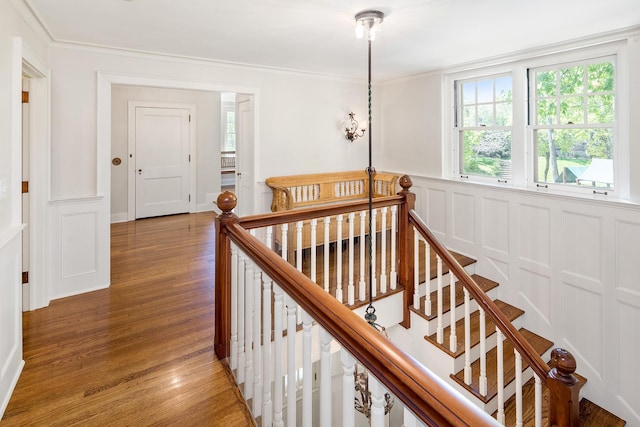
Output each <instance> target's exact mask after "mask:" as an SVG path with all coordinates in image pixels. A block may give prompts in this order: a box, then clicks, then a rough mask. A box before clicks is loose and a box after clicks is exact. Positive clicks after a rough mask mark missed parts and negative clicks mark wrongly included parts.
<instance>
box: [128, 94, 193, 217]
mask: <svg viewBox="0 0 640 427" xmlns="http://www.w3.org/2000/svg"><path fill="white" fill-rule="evenodd" d="M138 107H147V108H176V109H182V110H189V115H190V123H189V152H190V156H191V161H190V163H189V193H190V194H191V199H190V201H189V212H191V213H193V212H196V189H197V186H196V184H197V183H196V180H197V177H198V171H197V165H198V161H197V159H198V152H197V145H198V144H197V141H196V128H197V121H196V120H197V114H196V111H197V110H196V106H195V104H179V103H170V102H152V101H134V100H129V101H128V103H127V115H128V126H127V128H128V129H127V140H128V141H127V149H128V153H127V154H128V156H129V157H128V159H127V160H128V162H127V164H128V165H129V170H128V171H127V177H128V179H127V183H128V185H127V187H128V189H127V220H128V221H134V220H135V219H136V168H135V162H132V161H131V159H132V158H133V153H135V150H136V137H135V123H136V108H138Z"/></svg>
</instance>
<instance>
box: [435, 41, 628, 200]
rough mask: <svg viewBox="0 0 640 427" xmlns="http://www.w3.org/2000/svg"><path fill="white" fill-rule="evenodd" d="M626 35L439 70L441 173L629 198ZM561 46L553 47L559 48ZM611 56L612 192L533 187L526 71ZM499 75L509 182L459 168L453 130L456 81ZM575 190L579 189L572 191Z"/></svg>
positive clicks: (477, 180)
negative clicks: (507, 106)
mask: <svg viewBox="0 0 640 427" xmlns="http://www.w3.org/2000/svg"><path fill="white" fill-rule="evenodd" d="M626 45H627V40H626V39H618V40H616V41H608V42H607V41H600V42H599V43H596V42H595V41H593V45H592V46H590V47H582V48H572V49H569V48H565V49H564V50H563V51H562V52H560V53H546V54H545V53H544V52H536V53H535V55H534V54H530V55H527V54H526V53H523V54H520V55H518V56H514V57H513V59H511V60H507V59H502V61H501V64H500V65H487V64H479V65H477V66H476V67H475V68H463V69H462V68H461V69H452V70H449V71H448V72H445V73H444V74H443V80H442V81H443V87H444V89H443V96H442V104H443V111H444V114H443V117H442V120H443V136H444V144H445V145H444V147H443V164H442V165H443V176H444V177H446V178H448V179H452V180H457V181H468V182H474V183H479V184H487V185H489V184H491V185H496V186H505V185H508V186H510V187H511V186H512V187H515V188H520V189H527V190H533V191H538V192H548V193H554V194H559V195H573V196H587V197H591V198H593V197H598V198H604V199H607V200H629V198H630V184H631V183H630V178H631V175H630V160H629V158H630V141H629V132H628V128H629V111H628V110H629V98H628V91H629V76H628V71H627V70H628V63H627V62H628V59H627V54H626ZM559 50H560V49H557V50H556V52H558V51H559ZM607 57H612V58H613V61H614V63H615V67H616V68H615V76H614V78H615V82H614V87H615V111H616V120H615V125H614V148H613V162H614V190H613V191H608V192H607V193H608V194H607V195H601V194H596V195H594V194H593V189H592V188H589V187H584V188H578V189H576V187H577V186H570V185H563V184H556V185H549V186H547V188H544V187H542V188H541V187H537V186H536V184H537V183H536V182H535V181H534V166H535V165H534V163H535V162H534V160H535V159H534V158H533V153H535V152H536V150H534V148H535V147H534V146H533V129H532V127H531V126H530V125H529V121H528V114H529V101H530V100H529V95H528V90H529V88H528V84H529V83H528V79H527V70H529V69H536V68H542V67H554V66H561V65H563V64H566V63H573V62H585V61H591V60H593V59H598V58H607ZM500 74H511V77H512V85H513V96H512V102H513V122H512V135H511V163H512V179H511V181H509V182H508V184H504V183H498V182H496V181H497V180H496V179H495V178H494V177H489V178H487V177H480V176H475V175H469V176H468V177H467V176H466V175H464V174H462V175H463V176H461V171H460V161H459V158H460V155H461V154H460V152H459V150H460V141H459V133H458V129H457V128H456V127H455V119H456V111H455V108H456V102H455V96H456V93H455V84H456V81H460V80H468V79H475V78H482V77H491V76H496V75H500ZM576 190H578V191H576Z"/></svg>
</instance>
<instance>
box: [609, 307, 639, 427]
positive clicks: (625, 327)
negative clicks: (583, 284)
mask: <svg viewBox="0 0 640 427" xmlns="http://www.w3.org/2000/svg"><path fill="white" fill-rule="evenodd" d="M618 316H619V320H618V324H619V329H618V334H617V338H618V342H619V343H620V347H619V348H618V351H619V352H620V356H619V358H620V363H618V364H616V365H615V368H616V370H617V372H616V374H617V375H616V376H617V377H618V378H620V387H619V398H620V400H621V401H622V402H623V403H624V404H625V405H626V406H628V407H629V408H630V409H633V410H634V411H635V412H636V416H637V417H638V418H640V393H638V384H639V382H640V375H638V369H637V368H635V369H629V367H633V366H636V364H637V361H638V354H640V337H639V334H638V325H640V307H639V306H638V305H633V304H628V303H626V302H624V301H620V302H618ZM631 337H635V339H632V338H631Z"/></svg>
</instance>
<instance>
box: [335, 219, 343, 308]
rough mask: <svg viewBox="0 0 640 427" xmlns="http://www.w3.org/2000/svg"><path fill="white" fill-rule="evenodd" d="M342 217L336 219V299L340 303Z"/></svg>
mask: <svg viewBox="0 0 640 427" xmlns="http://www.w3.org/2000/svg"><path fill="white" fill-rule="evenodd" d="M343 218H344V215H338V216H337V217H336V239H337V240H336V299H337V300H338V301H340V302H342V220H343Z"/></svg>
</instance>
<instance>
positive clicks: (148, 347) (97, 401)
mask: <svg viewBox="0 0 640 427" xmlns="http://www.w3.org/2000/svg"><path fill="white" fill-rule="evenodd" d="M214 235H215V233H214V218H213V214H212V213H210V212H209V213H200V214H191V215H189V214H186V215H176V216H167V217H160V218H150V219H144V220H138V221H134V222H128V223H121V224H113V225H112V228H111V236H112V237H111V286H110V288H108V289H104V290H99V291H95V292H90V293H86V294H82V295H78V296H73V297H68V298H63V299H59V300H54V301H52V302H51V305H50V306H49V307H46V308H43V309H40V310H36V311H33V312H27V313H24V316H23V323H24V325H23V330H24V360H25V362H26V364H25V368H24V371H23V372H22V375H21V377H20V379H19V381H18V384H17V387H16V390H15V392H14V394H13V396H12V398H11V400H10V402H9V405H8V407H7V410H6V411H5V414H4V417H3V419H2V421H0V426H2V427H4V426H74V425H82V426H150V425H156V426H169V425H174V426H225V427H234V426H247V425H252V420H251V418H250V416H249V415H248V414H247V411H246V407H245V405H244V403H243V402H242V401H241V400H240V399H239V398H238V395H237V393H238V392H237V389H236V387H235V385H234V383H233V382H232V381H231V380H230V378H229V375H230V374H229V371H228V368H227V367H226V366H225V365H224V364H223V363H221V362H219V361H218V360H217V359H216V357H215V355H214V352H213V333H214V329H213V322H214V315H213V309H214V292H213V286H214V285H213V277H214V275H213V272H214Z"/></svg>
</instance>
